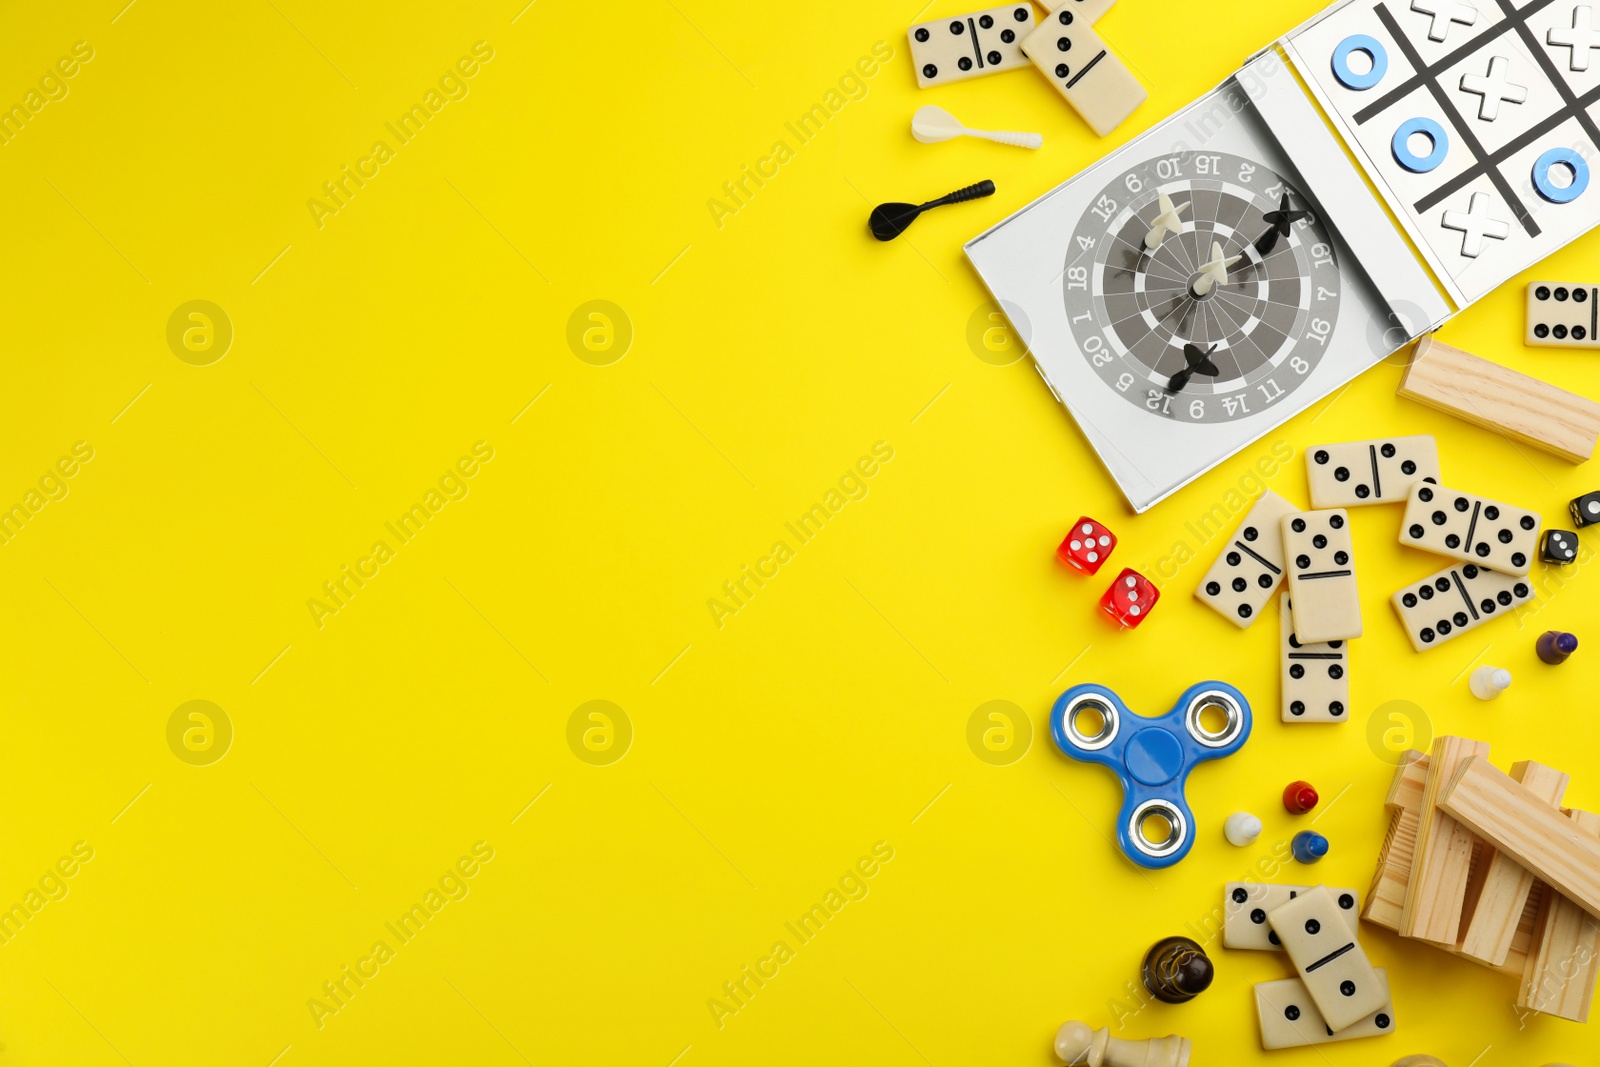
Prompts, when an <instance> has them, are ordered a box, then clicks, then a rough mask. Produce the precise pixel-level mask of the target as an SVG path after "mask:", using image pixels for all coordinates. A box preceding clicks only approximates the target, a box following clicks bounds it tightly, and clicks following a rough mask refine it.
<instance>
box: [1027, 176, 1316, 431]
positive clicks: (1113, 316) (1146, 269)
mask: <svg viewBox="0 0 1600 1067" xmlns="http://www.w3.org/2000/svg"><path fill="white" fill-rule="evenodd" d="M1258 180H1259V181H1260V183H1261V184H1260V185H1259V186H1258V185H1257V184H1256V182H1257V181H1258ZM1078 195H1081V197H1082V199H1081V200H1080V201H1079V202H1080V203H1084V204H1085V205H1086V206H1085V208H1084V213H1083V215H1082V217H1081V218H1080V219H1079V220H1078V224H1077V227H1076V228H1075V230H1074V231H1073V233H1072V234H1071V235H1070V237H1068V238H1067V240H1066V241H1065V242H1063V243H1064V245H1065V247H1064V248H1062V252H1063V258H1064V259H1065V260H1066V262H1065V263H1063V264H1062V266H1061V275H1060V278H1061V280H1060V281H1059V282H1058V284H1059V285H1060V286H1061V290H1060V292H1061V294H1062V299H1063V302H1064V304H1065V310H1066V315H1065V318H1066V325H1067V326H1068V329H1069V330H1070V332H1071V334H1072V338H1073V342H1074V343H1075V347H1076V349H1077V352H1078V358H1080V359H1081V360H1082V361H1083V362H1082V363H1081V364H1080V366H1081V367H1082V368H1083V371H1084V372H1085V373H1087V374H1089V375H1092V376H1093V377H1095V378H1098V379H1099V380H1100V381H1102V382H1104V383H1105V385H1106V386H1107V388H1108V390H1109V391H1110V393H1113V394H1115V395H1117V396H1120V397H1122V398H1123V399H1121V400H1117V401H1107V402H1108V403H1114V404H1115V403H1128V404H1132V405H1135V406H1136V407H1137V408H1138V409H1139V410H1140V411H1142V412H1144V413H1145V414H1146V415H1149V416H1154V417H1159V418H1167V419H1174V420H1178V421H1182V422H1186V423H1195V424H1201V423H1204V424H1214V423H1220V424H1226V423H1228V422H1230V421H1234V420H1239V421H1243V420H1245V419H1249V418H1250V417H1251V416H1252V415H1255V414H1258V413H1261V412H1263V411H1264V409H1266V408H1267V407H1270V406H1271V405H1273V404H1274V403H1276V402H1277V401H1279V400H1280V399H1281V398H1283V397H1285V396H1287V395H1288V394H1289V393H1291V392H1292V391H1293V390H1294V389H1296V388H1298V387H1299V386H1300V385H1301V383H1303V382H1305V381H1306V380H1308V379H1309V378H1311V377H1312V374H1311V371H1312V370H1313V369H1314V368H1315V367H1316V366H1317V364H1318V362H1319V361H1320V360H1321V359H1322V358H1323V353H1324V350H1326V349H1328V348H1330V347H1332V345H1333V335H1334V333H1336V332H1337V329H1338V321H1339V318H1338V316H1339V304H1340V299H1341V294H1342V292H1343V288H1342V284H1341V278H1340V274H1339V267H1338V264H1337V263H1336V253H1335V251H1334V244H1333V239H1332V237H1330V236H1329V234H1328V233H1327V231H1326V230H1325V229H1324V227H1323V226H1322V223H1321V221H1320V219H1319V218H1318V217H1317V216H1315V215H1313V214H1312V213H1311V211H1312V207H1313V205H1312V204H1311V203H1310V202H1309V201H1308V200H1307V199H1306V198H1305V196H1304V194H1302V193H1301V192H1300V191H1299V189H1298V188H1297V187H1296V186H1295V185H1294V184H1293V182H1292V181H1288V180H1285V178H1283V177H1281V176H1279V175H1278V174H1277V173H1275V172H1274V171H1273V169H1272V168H1271V167H1269V166H1266V165H1265V164H1263V163H1261V162H1260V161H1258V160H1253V159H1246V158H1243V157H1240V156H1237V155H1231V154H1228V153H1225V152H1214V151H1203V152H1193V151H1177V152H1168V153H1165V154H1161V155H1152V156H1150V157H1147V158H1145V159H1142V160H1139V161H1137V162H1136V163H1135V164H1134V165H1132V166H1129V167H1127V168H1126V169H1124V170H1122V171H1120V172H1117V173H1114V174H1111V175H1108V176H1107V177H1106V178H1105V184H1104V185H1103V186H1102V187H1101V188H1100V189H1099V190H1098V191H1095V190H1090V191H1088V192H1086V193H1084V194H1078ZM1164 210H1171V211H1174V212H1176V213H1177V218H1178V219H1179V220H1180V222H1179V224H1178V228H1177V229H1172V228H1171V227H1170V226H1169V225H1164V226H1162V227H1158V226H1156V217H1157V216H1158V215H1160V214H1161V213H1162V212H1163V211H1164ZM1285 212H1287V213H1288V222H1287V223H1285V222H1283V221H1281V220H1283V219H1284V214H1283V213H1285ZM1269 216H1271V218H1272V221H1270V222H1269V221H1268V218H1269ZM1279 226H1282V227H1283V228H1282V229H1281V230H1280V229H1278V227H1279ZM1152 232H1155V233H1156V234H1157V236H1158V240H1157V241H1156V247H1154V248H1151V247H1149V246H1148V245H1147V244H1146V237H1147V236H1148V235H1149V234H1150V233H1152ZM1213 244H1215V245H1217V246H1219V247H1220V249H1221V258H1222V260H1223V261H1224V262H1223V264H1221V267H1222V269H1221V271H1220V272H1216V273H1213V272H1210V271H1208V272H1207V274H1206V276H1205V277H1206V278H1207V279H1208V280H1207V283H1206V284H1205V286H1204V287H1203V288H1204V292H1196V288H1198V287H1199V285H1198V283H1199V282H1200V281H1201V274H1200V272H1199V270H1198V263H1197V259H1196V256H1197V255H1199V256H1202V257H1203V256H1206V255H1207V254H1208V253H1209V250H1210V249H1211V247H1212V245H1213ZM1269 256H1270V257H1271V258H1270V264H1271V265H1270V267H1269V266H1268V265H1267V257H1269ZM1197 351H1198V352H1200V353H1202V354H1201V355H1198V356H1197V355H1196V354H1195V353H1196V352H1197ZM1258 390H1259V391H1258ZM1095 402H1096V397H1094V396H1093V395H1092V390H1091V392H1090V393H1088V394H1078V395H1075V398H1074V407H1075V408H1077V407H1078V406H1079V404H1080V403H1081V404H1083V405H1085V406H1086V407H1092V405H1094V404H1095Z"/></svg>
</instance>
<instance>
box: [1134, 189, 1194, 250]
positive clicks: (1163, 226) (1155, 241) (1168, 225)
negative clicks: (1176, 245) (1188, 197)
mask: <svg viewBox="0 0 1600 1067" xmlns="http://www.w3.org/2000/svg"><path fill="white" fill-rule="evenodd" d="M1160 206H1161V214H1159V215H1157V216H1156V221H1155V225H1153V226H1151V227H1150V232H1149V233H1147V234H1145V235H1144V246H1145V247H1146V248H1147V249H1149V250H1150V251H1152V252H1154V251H1155V250H1156V249H1158V248H1160V247H1161V242H1162V241H1163V240H1164V239H1165V238H1166V236H1167V234H1169V233H1177V232H1178V230H1179V229H1180V228H1182V226H1183V220H1182V219H1180V218H1178V212H1180V211H1182V210H1183V209H1184V208H1186V207H1188V206H1189V205H1188V203H1187V202H1185V203H1182V204H1178V205H1176V206H1174V205H1173V203H1172V198H1171V197H1169V196H1168V195H1167V194H1166V193H1162V194H1161V205H1160Z"/></svg>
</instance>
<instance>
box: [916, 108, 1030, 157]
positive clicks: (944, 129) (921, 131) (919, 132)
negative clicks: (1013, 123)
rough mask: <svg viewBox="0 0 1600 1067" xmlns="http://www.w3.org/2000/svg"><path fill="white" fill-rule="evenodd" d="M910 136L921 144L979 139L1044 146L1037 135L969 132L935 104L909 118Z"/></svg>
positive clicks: (992, 131) (983, 131) (1019, 146)
mask: <svg viewBox="0 0 1600 1067" xmlns="http://www.w3.org/2000/svg"><path fill="white" fill-rule="evenodd" d="M911 136H913V137H915V138H916V139H917V140H919V141H921V142H922V143H923V144H938V143H939V142H940V141H948V140H950V139H951V138H953V137H981V138H983V139H985V140H989V141H995V142H998V143H999V144H1013V145H1016V146H1017V147H1018V148H1038V147H1039V146H1040V145H1042V144H1044V135H1043V134H1039V133H1007V132H1004V131H1002V130H969V129H967V128H966V127H965V126H963V125H961V122H960V120H958V119H957V118H956V117H955V116H954V115H952V114H950V112H948V111H946V110H945V109H944V108H942V107H939V106H937V105H935V104H924V105H923V106H921V107H919V108H917V113H916V114H915V115H912V116H911Z"/></svg>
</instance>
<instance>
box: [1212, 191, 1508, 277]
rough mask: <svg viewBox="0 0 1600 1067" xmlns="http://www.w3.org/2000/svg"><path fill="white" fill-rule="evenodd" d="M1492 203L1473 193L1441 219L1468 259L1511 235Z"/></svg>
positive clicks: (1474, 257) (1481, 194)
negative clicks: (1487, 242) (1488, 240)
mask: <svg viewBox="0 0 1600 1067" xmlns="http://www.w3.org/2000/svg"><path fill="white" fill-rule="evenodd" d="M1492 203H1494V197H1492V196H1490V195H1489V194H1488V193H1473V194H1472V199H1471V200H1469V201H1468V202H1467V210H1465V211H1446V212H1445V213H1444V216H1443V218H1442V219H1441V220H1440V225H1442V226H1443V227H1444V228H1445V229H1447V230H1460V231H1461V233H1462V237H1461V254H1462V255H1464V256H1466V257H1467V258H1468V259H1477V258H1478V255H1479V254H1480V253H1481V252H1482V251H1483V239H1484V238H1485V237H1493V238H1494V239H1495V240H1496V241H1504V240H1505V239H1506V238H1507V237H1510V236H1511V227H1510V226H1509V225H1508V224H1506V223H1504V222H1501V221H1500V220H1499V219H1496V218H1491V217H1490V216H1489V205H1490V204H1492ZM1202 269H1204V268H1202Z"/></svg>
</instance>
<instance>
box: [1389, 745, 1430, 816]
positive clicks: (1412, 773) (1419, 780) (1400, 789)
mask: <svg viewBox="0 0 1600 1067" xmlns="http://www.w3.org/2000/svg"><path fill="white" fill-rule="evenodd" d="M1400 761H1401V762H1400V766H1398V767H1396V768H1395V771H1394V781H1392V782H1390V783H1389V792H1388V794H1387V795H1385V796H1384V798H1383V806H1384V807H1385V808H1387V809H1388V810H1389V811H1395V810H1396V809H1399V808H1404V809H1405V810H1407V811H1421V810H1422V790H1423V789H1424V788H1425V787H1426V786H1427V784H1428V754H1427V753H1426V752H1418V751H1417V750H1416V749H1414V748H1412V749H1407V750H1406V751H1405V753H1404V754H1402V755H1401V757H1400Z"/></svg>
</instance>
